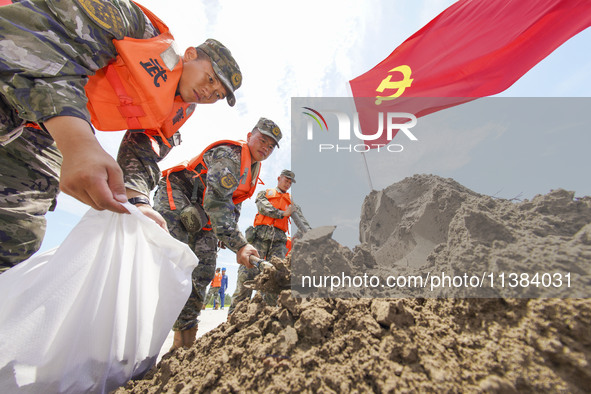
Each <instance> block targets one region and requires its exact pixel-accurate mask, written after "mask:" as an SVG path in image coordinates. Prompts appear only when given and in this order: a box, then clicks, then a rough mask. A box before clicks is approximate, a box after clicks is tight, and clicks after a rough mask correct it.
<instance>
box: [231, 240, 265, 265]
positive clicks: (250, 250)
mask: <svg viewBox="0 0 591 394" xmlns="http://www.w3.org/2000/svg"><path fill="white" fill-rule="evenodd" d="M251 255H252V256H256V257H258V258H261V256H260V255H259V252H258V250H257V249H256V248H255V247H254V246H252V245H251V244H246V245H244V246H243V247H241V248H240V249H239V250H238V252H237V253H236V261H237V262H238V264H240V265H243V266H245V267H246V268H254V265H252V264H251V263H250V256H251Z"/></svg>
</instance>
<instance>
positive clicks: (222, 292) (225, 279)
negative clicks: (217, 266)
mask: <svg viewBox="0 0 591 394" xmlns="http://www.w3.org/2000/svg"><path fill="white" fill-rule="evenodd" d="M227 288H228V275H226V269H225V268H222V286H221V287H220V300H221V304H222V308H221V309H224V298H226V289H227Z"/></svg>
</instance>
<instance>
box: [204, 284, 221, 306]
mask: <svg viewBox="0 0 591 394" xmlns="http://www.w3.org/2000/svg"><path fill="white" fill-rule="evenodd" d="M212 298H213V306H214V308H215V307H216V305H217V306H218V307H219V306H220V287H210V288H209V291H208V292H207V297H205V301H204V302H203V305H207V304H209V302H210V301H211V299H212Z"/></svg>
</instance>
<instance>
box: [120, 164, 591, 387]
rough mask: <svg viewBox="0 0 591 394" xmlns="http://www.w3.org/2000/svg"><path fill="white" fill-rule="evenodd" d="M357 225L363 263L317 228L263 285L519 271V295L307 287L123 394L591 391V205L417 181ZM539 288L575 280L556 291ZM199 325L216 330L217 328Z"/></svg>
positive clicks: (456, 288)
mask: <svg viewBox="0 0 591 394" xmlns="http://www.w3.org/2000/svg"><path fill="white" fill-rule="evenodd" d="M361 212H362V214H361V220H360V240H361V244H360V245H358V246H357V247H355V249H354V250H350V249H348V248H346V247H344V246H342V245H340V244H338V242H336V241H335V240H333V239H332V238H331V234H332V231H334V226H327V228H316V229H313V230H311V231H309V232H308V233H306V235H305V236H304V237H303V238H302V239H301V240H299V241H298V242H295V243H294V247H293V250H292V254H291V255H290V256H289V257H288V258H287V259H285V260H284V261H283V263H284V264H283V265H277V264H275V263H274V259H271V263H272V264H273V265H274V266H275V268H276V270H275V271H274V270H269V271H268V272H267V273H263V275H259V277H260V278H262V279H264V278H265V277H268V278H269V279H276V278H277V277H279V278H281V277H282V276H281V275H279V276H277V275H276V274H281V270H280V268H282V267H283V268H288V269H289V270H291V269H292V268H294V270H293V271H291V274H292V276H293V277H296V281H295V283H296V284H298V283H303V282H300V281H299V280H297V276H298V275H310V276H311V275H335V277H336V276H337V275H339V277H342V275H350V276H354V275H357V276H359V277H361V275H362V274H368V275H370V276H371V275H375V277H376V278H378V279H379V278H380V277H385V275H388V274H390V275H396V277H397V278H400V277H402V278H406V277H410V276H409V275H412V276H414V277H415V278H417V276H420V274H425V275H426V274H428V273H432V274H433V275H435V274H437V275H441V276H443V272H445V273H447V274H448V276H449V275H454V278H455V277H457V278H460V279H461V278H462V277H463V276H462V275H465V276H466V277H468V275H470V278H471V279H470V280H472V277H474V278H476V279H478V278H484V279H487V278H489V276H487V275H488V273H494V274H495V275H497V274H499V275H500V274H501V273H502V274H506V275H509V274H510V273H516V272H517V273H520V274H519V276H518V278H519V281H515V283H513V284H510V283H509V282H506V283H505V284H499V276H495V278H496V279H497V280H496V282H494V283H496V285H494V286H493V284H492V281H491V282H489V283H488V284H487V287H484V286H481V285H479V284H476V285H473V284H470V286H468V285H462V284H461V283H460V284H454V285H453V286H452V284H451V280H450V283H449V285H447V286H445V287H443V286H441V287H439V286H435V287H433V288H430V287H428V286H427V287H425V286H422V285H420V284H419V285H414V286H413V285H411V286H410V287H409V286H406V287H405V286H403V285H399V286H397V287H392V288H391V289H390V288H388V287H381V286H377V287H374V286H371V283H370V285H368V286H366V287H365V288H364V287H363V286H362V285H361V284H359V285H349V286H341V287H340V288H339V291H338V292H337V290H336V289H335V290H331V289H330V288H329V287H327V286H326V285H322V284H320V285H319V284H316V285H308V286H307V287H305V286H304V285H300V286H299V288H298V289H297V292H298V293H299V296H298V295H296V294H295V293H296V291H295V290H294V289H293V287H292V291H291V292H290V291H289V290H286V291H284V292H282V293H281V294H280V296H279V298H278V303H277V306H276V307H272V306H269V305H267V304H266V303H265V302H264V300H263V297H261V296H259V295H255V297H254V298H253V299H252V300H251V301H250V302H243V303H240V304H239V305H238V306H237V308H236V310H235V311H234V313H233V314H232V315H231V316H230V317H229V318H228V321H227V322H226V323H225V324H220V325H219V326H217V328H215V329H213V330H211V331H209V332H208V333H207V335H203V336H202V337H201V338H200V339H199V340H198V341H197V343H196V344H195V345H194V346H193V347H191V348H190V349H186V350H185V349H181V350H179V351H178V352H175V353H174V354H172V355H170V356H168V355H167V356H165V357H163V359H162V361H161V362H160V363H159V364H158V365H157V366H156V367H155V368H153V369H152V370H150V371H149V372H148V373H147V374H146V376H145V377H144V378H143V379H142V380H136V381H131V382H129V383H128V384H127V385H126V386H125V387H121V388H119V389H118V390H117V391H116V392H117V393H124V392H132V393H142V394H149V393H179V392H181V393H208V394H209V393H260V392H297V393H318V392H322V393H349V392H358V393H366V392H376V393H394V392H396V393H399V392H400V393H417V392H420V393H422V392H430V393H435V392H437V393H439V392H441V393H460V392H461V393H499V394H501V393H503V394H505V393H521V392H526V393H537V392H552V393H555V392H560V393H588V392H589V387H591V368H590V367H589V366H590V365H591V298H589V297H590V293H589V289H590V288H591V264H590V263H591V197H581V198H575V197H574V192H570V191H566V190H561V189H557V190H552V191H550V192H549V193H547V194H545V195H538V196H535V197H534V198H533V199H532V200H531V201H530V200H525V201H508V200H502V199H496V198H492V197H490V196H485V195H480V194H478V193H475V192H473V191H471V190H469V189H467V188H465V187H464V186H462V185H460V184H458V183H457V182H455V181H454V180H452V179H445V178H441V177H437V176H432V175H416V176H413V177H409V178H407V179H404V180H403V181H401V182H398V183H396V184H394V185H392V186H390V187H388V188H386V189H384V190H382V191H375V192H372V193H371V194H370V195H368V196H367V198H366V200H365V201H364V204H363V207H362V209H361ZM296 252H297V253H296ZM425 271H427V273H425ZM288 273H289V271H288ZM474 273H487V275H481V276H476V275H475V274H474ZM535 273H538V275H541V276H542V278H544V277H546V279H548V278H555V274H557V273H558V274H559V278H561V277H563V276H560V275H566V274H567V273H568V274H569V275H570V276H569V277H572V278H571V279H572V281H568V282H566V281H562V282H560V281H559V282H552V283H549V282H548V283H546V284H544V283H545V282H543V281H541V282H537V281H536V280H535ZM544 273H545V275H544ZM550 273H552V275H550ZM522 274H525V277H524V276H523V275H522ZM259 277H257V280H256V281H255V282H257V283H258V282H259V281H258V278H259ZM506 278H509V276H507V277H506ZM528 278H531V281H530V279H528ZM484 279H482V282H480V283H482V284H484ZM454 280H455V279H454ZM343 281H344V279H343ZM260 282H261V284H265V282H264V281H262V280H261V281H260ZM396 283H398V282H396ZM292 284H293V282H292ZM256 288H257V289H258V288H259V287H256ZM263 290H264V291H271V289H270V287H264V289H263ZM313 296H314V297H313ZM335 296H336V297H335ZM207 312H209V313H210V314H214V316H215V313H216V312H218V311H207ZM202 321H203V322H204V323H203V324H205V322H206V321H207V322H208V323H207V324H215V323H214V322H213V321H212V320H210V319H209V318H208V315H207V314H204V315H203V317H202ZM201 328H202V327H200V330H199V334H201ZM203 329H204V330H205V329H206V327H203ZM165 346H166V345H165ZM167 347H168V346H167ZM213 360H215V361H213ZM212 362H215V363H217V364H221V365H223V366H224V367H223V368H212ZM217 364H216V365H217Z"/></svg>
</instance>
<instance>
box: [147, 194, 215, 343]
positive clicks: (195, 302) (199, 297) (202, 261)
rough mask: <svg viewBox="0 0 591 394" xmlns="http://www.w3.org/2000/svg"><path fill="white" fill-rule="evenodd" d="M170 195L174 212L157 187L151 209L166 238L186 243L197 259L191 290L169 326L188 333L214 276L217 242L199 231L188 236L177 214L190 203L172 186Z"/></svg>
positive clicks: (211, 235) (166, 198) (205, 232)
mask: <svg viewBox="0 0 591 394" xmlns="http://www.w3.org/2000/svg"><path fill="white" fill-rule="evenodd" d="M172 193H173V198H174V202H175V204H176V209H175V210H174V211H173V210H171V209H170V204H169V202H168V195H167V192H166V189H165V188H160V187H158V189H156V193H155V195H154V209H155V210H156V211H158V212H159V213H160V214H161V215H162V216H163V217H164V220H166V224H167V225H168V231H169V232H170V235H172V236H173V237H174V238H175V239H177V240H179V241H181V242H184V243H186V244H187V245H188V246H189V247H190V248H191V250H193V252H194V253H195V255H196V256H197V258H198V259H199V264H198V265H197V267H195V269H194V270H193V274H192V281H193V289H192V290H191V294H190V295H189V299H188V300H187V302H186V304H185V306H184V307H183V310H182V311H181V313H180V314H179V317H178V318H177V320H176V322H175V323H174V325H173V327H172V329H173V330H175V331H182V330H188V329H190V328H192V327H194V326H195V325H196V324H197V317H198V316H199V313H201V308H202V307H203V305H204V303H203V301H204V300H205V290H206V288H207V286H208V285H209V284H210V283H211V281H212V279H213V277H214V275H215V266H216V259H217V244H218V239H217V237H216V236H215V234H214V233H213V231H205V230H199V231H197V232H194V233H189V232H188V231H187V230H186V229H185V226H184V225H183V223H182V222H181V218H180V213H181V211H182V210H183V208H185V207H186V206H187V205H188V204H190V203H191V202H190V201H189V198H188V197H187V196H185V195H184V194H183V193H182V192H181V191H179V190H177V189H175V188H174V186H173V190H172Z"/></svg>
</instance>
